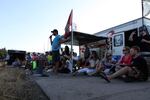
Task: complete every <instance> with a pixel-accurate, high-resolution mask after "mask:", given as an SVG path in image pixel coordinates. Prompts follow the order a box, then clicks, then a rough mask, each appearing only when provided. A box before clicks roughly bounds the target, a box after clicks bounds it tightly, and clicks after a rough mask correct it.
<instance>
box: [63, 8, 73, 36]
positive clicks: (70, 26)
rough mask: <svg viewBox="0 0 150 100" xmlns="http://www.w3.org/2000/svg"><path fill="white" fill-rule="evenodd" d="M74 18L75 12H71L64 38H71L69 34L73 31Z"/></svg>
mask: <svg viewBox="0 0 150 100" xmlns="http://www.w3.org/2000/svg"><path fill="white" fill-rule="evenodd" d="M72 17H73V10H71V13H70V15H69V18H68V21H67V24H66V27H65V34H64V38H67V37H69V36H70V34H69V32H71V31H72V30H71V29H72Z"/></svg>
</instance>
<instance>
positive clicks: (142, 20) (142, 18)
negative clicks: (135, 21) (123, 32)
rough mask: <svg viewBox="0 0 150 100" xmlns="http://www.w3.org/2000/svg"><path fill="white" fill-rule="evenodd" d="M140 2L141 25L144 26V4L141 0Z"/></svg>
mask: <svg viewBox="0 0 150 100" xmlns="http://www.w3.org/2000/svg"><path fill="white" fill-rule="evenodd" d="M141 4H142V26H144V6H143V0H141Z"/></svg>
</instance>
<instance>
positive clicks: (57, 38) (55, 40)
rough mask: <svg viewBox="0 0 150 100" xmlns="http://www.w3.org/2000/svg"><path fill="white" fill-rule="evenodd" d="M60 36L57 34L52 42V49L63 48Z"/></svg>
mask: <svg viewBox="0 0 150 100" xmlns="http://www.w3.org/2000/svg"><path fill="white" fill-rule="evenodd" d="M60 38H61V36H60V35H57V36H55V38H54V40H53V42H52V51H58V50H59V49H60V48H61V46H60V43H59V41H60Z"/></svg>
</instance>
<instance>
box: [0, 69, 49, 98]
mask: <svg viewBox="0 0 150 100" xmlns="http://www.w3.org/2000/svg"><path fill="white" fill-rule="evenodd" d="M0 100H48V98H47V96H45V94H44V93H43V92H42V91H41V89H40V88H39V86H38V85H37V84H36V83H35V82H34V81H33V80H32V79H30V78H28V77H26V74H25V72H24V71H23V70H22V69H18V68H0Z"/></svg>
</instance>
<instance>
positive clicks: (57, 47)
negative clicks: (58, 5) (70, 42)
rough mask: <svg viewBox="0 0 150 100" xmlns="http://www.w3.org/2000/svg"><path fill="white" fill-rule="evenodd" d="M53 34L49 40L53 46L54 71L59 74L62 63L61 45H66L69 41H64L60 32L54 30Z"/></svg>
mask: <svg viewBox="0 0 150 100" xmlns="http://www.w3.org/2000/svg"><path fill="white" fill-rule="evenodd" d="M51 33H53V34H52V35H51V36H50V37H49V38H50V42H51V46H52V58H53V59H52V63H53V71H54V72H56V73H57V71H58V69H59V63H60V53H59V50H60V48H61V43H64V42H66V41H67V39H62V37H61V36H60V35H59V34H58V30H57V29H54V30H53V31H51ZM52 36H55V38H54V39H53V40H52Z"/></svg>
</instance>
